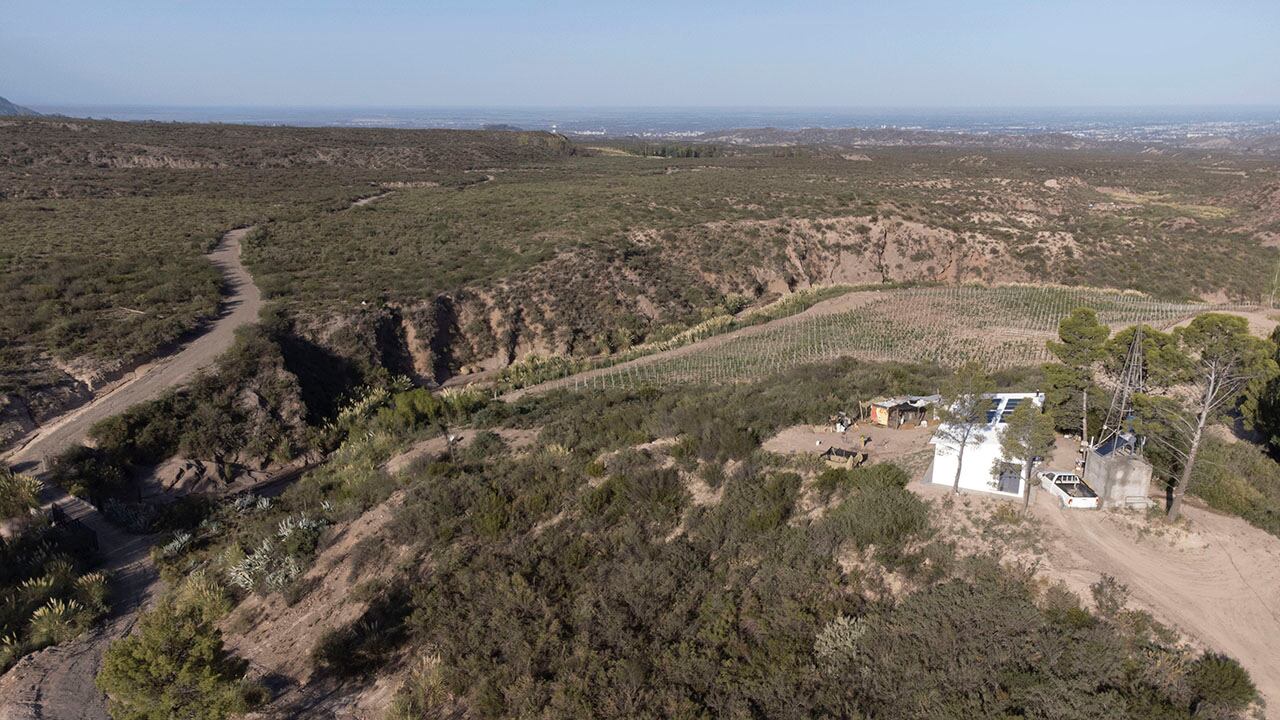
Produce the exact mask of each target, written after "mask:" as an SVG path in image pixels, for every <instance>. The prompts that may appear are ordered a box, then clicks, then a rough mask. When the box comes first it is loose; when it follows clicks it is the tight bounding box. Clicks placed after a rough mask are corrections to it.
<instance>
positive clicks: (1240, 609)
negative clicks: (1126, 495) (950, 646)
mask: <svg viewBox="0 0 1280 720" xmlns="http://www.w3.org/2000/svg"><path fill="white" fill-rule="evenodd" d="M908 488H909V489H910V490H911V491H912V492H915V493H916V494H917V495H920V496H921V497H924V498H926V499H929V500H932V501H938V500H941V499H943V498H947V497H949V496H950V495H951V489H950V488H948V487H946V486H943V485H932V484H924V483H921V482H919V480H918V479H917V480H916V481H915V482H912V483H911V484H910V485H909V486H908ZM963 497H964V499H965V502H964V504H963V505H960V504H957V506H956V508H955V509H953V510H952V511H951V512H965V510H963V509H961V508H965V507H970V506H975V507H981V506H984V505H985V506H992V507H993V506H995V505H998V504H1005V503H1011V504H1016V503H1018V502H1019V501H1017V500H1004V499H1001V498H996V497H994V496H991V495H986V494H983V493H966V494H965V495H964V496H963ZM992 507H988V508H986V509H985V510H983V512H989V511H990V509H992ZM1032 514H1033V516H1034V518H1035V520H1036V521H1037V523H1036V524H1037V526H1038V531H1039V535H1040V537H1041V538H1042V546H1041V549H1040V550H1039V551H1037V550H1032V549H1031V548H1030V547H1029V546H1026V544H1025V543H1023V547H1022V552H1015V553H1013V554H1012V555H1010V557H1013V556H1015V555H1016V556H1017V559H1018V560H1020V561H1025V562H1035V563H1036V564H1037V569H1038V573H1039V574H1040V575H1041V576H1042V577H1045V578H1047V579H1050V580H1058V581H1062V582H1063V583H1065V584H1066V585H1067V587H1069V588H1070V589H1071V590H1072V591H1073V592H1075V593H1076V594H1077V595H1079V596H1080V597H1082V598H1084V599H1085V600H1086V601H1087V600H1088V599H1089V598H1090V596H1091V593H1090V589H1089V586H1090V585H1092V584H1093V583H1095V582H1097V581H1098V579H1099V578H1100V577H1101V576H1102V575H1103V574H1106V575H1111V576H1113V577H1115V578H1116V579H1117V580H1119V581H1120V582H1121V583H1123V584H1125V585H1127V586H1128V587H1129V592H1130V601H1129V605H1130V606H1131V607H1134V608H1139V609H1142V610H1146V611H1148V612H1150V613H1151V614H1152V615H1154V616H1155V618H1156V619H1157V620H1159V621H1160V622H1162V623H1164V624H1166V625H1170V626H1172V627H1175V628H1176V629H1177V630H1178V631H1179V632H1180V633H1181V634H1182V635H1183V636H1185V637H1186V638H1188V639H1189V640H1191V641H1192V642H1193V643H1194V644H1195V645H1196V646H1197V647H1202V648H1209V649H1212V650H1215V651H1218V652H1222V653H1226V654H1227V655H1229V656H1231V657H1233V658H1235V659H1236V660H1238V661H1239V662H1240V664H1241V665H1243V666H1244V667H1245V669H1247V670H1248V671H1249V674H1250V676H1252V678H1253V682H1254V684H1255V685H1257V687H1258V690H1259V692H1261V693H1262V695H1263V698H1264V699H1265V700H1266V701H1267V702H1268V704H1269V706H1270V707H1269V708H1268V709H1267V715H1266V716H1267V717H1269V718H1280V642H1277V640H1278V639H1280V538H1277V537H1275V536H1273V535H1269V534H1267V533H1265V532H1263V531H1261V530H1259V529H1257V528H1255V527H1253V526H1252V525H1249V524H1248V523H1246V522H1245V521H1243V520H1241V519H1239V518H1235V517H1228V516H1225V515H1220V514H1218V513H1215V512H1213V511H1211V510H1207V509H1205V508H1202V507H1198V506H1192V505H1188V506H1186V507H1185V508H1184V515H1185V517H1186V519H1187V521H1188V522H1187V525H1186V527H1181V526H1175V527H1168V526H1165V525H1164V524H1163V523H1161V522H1160V521H1159V520H1155V521H1150V520H1148V519H1147V518H1146V516H1145V515H1144V514H1142V513H1136V512H1113V511H1105V510H1103V511H1092V510H1065V509H1062V508H1060V507H1059V506H1058V503H1057V502H1056V501H1055V500H1054V498H1053V497H1051V496H1050V495H1049V494H1048V493H1045V492H1039V491H1037V492H1036V493H1035V498H1034V499H1033V501H1032ZM969 532H973V531H972V529H970V531H969ZM967 539H969V540H973V541H974V543H973V544H974V546H975V547H976V548H977V549H979V550H989V549H990V547H988V546H986V545H985V543H986V542H988V541H987V540H984V539H983V538H981V537H969V538H967ZM1006 552H1007V550H1006Z"/></svg>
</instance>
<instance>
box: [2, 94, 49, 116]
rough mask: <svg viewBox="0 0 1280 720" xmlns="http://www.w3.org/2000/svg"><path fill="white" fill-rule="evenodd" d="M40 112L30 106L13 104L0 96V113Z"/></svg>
mask: <svg viewBox="0 0 1280 720" xmlns="http://www.w3.org/2000/svg"><path fill="white" fill-rule="evenodd" d="M39 114H40V113H38V112H36V111H35V110H32V109H31V108H27V107H22V106H21V105H15V104H13V103H11V102H9V101H8V100H5V99H4V98H2V97H0V115H39Z"/></svg>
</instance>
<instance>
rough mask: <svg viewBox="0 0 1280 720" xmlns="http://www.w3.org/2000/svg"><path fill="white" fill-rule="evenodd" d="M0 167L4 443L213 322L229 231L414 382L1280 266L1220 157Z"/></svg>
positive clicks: (99, 146)
mask: <svg viewBox="0 0 1280 720" xmlns="http://www.w3.org/2000/svg"><path fill="white" fill-rule="evenodd" d="M657 151H660V152H661V153H663V154H671V155H687V156H690V157H656V156H654V152H657ZM0 163H2V164H0V179H3V182H0V188H3V197H2V198H0V236H3V238H4V241H3V244H2V245H0V265H2V266H3V268H4V270H5V272H4V281H3V284H0V300H3V302H4V304H5V306H6V307H8V308H14V309H15V311H14V312H11V313H7V314H6V315H5V317H4V318H3V320H0V354H2V355H3V358H4V360H5V362H4V368H5V370H4V371H3V374H2V375H0V393H3V395H2V396H0V423H2V424H3V427H4V429H3V430H0V438H3V440H5V441H8V440H12V439H13V438H15V437H17V436H18V435H19V434H20V433H21V429H22V428H26V427H30V426H31V425H33V424H38V423H40V422H43V421H44V420H46V419H47V418H49V417H52V416H53V415H56V414H57V413H58V412H60V411H62V410H65V409H66V408H68V407H72V406H74V405H76V404H77V403H79V402H82V401H83V400H84V399H86V398H87V397H88V396H89V395H90V394H91V393H93V392H95V391H97V390H98V389H100V388H101V387H103V386H104V385H105V384H107V383H110V382H112V381H113V380H115V379H117V378H119V377H121V376H122V375H123V374H124V373H126V372H128V371H129V370H130V369H131V368H132V367H134V366H136V365H137V364H138V363H139V362H142V361H145V360H146V359H147V358H149V357H152V356H154V355H155V354H157V353H159V352H163V351H164V350H165V349H166V348H171V347H172V346H173V345H174V344H175V343H179V342H181V341H182V339H183V338H185V337H188V336H189V334H190V333H192V332H193V331H195V330H197V329H198V328H199V327H200V326H201V325H202V324H203V323H206V322H207V321H208V320H209V319H210V318H212V317H213V316H214V315H215V314H216V313H217V312H219V300H220V289H219V287H218V276H217V273H216V272H214V271H213V270H212V268H211V266H210V265H209V263H208V261H207V260H206V259H205V258H204V257H203V255H204V253H205V252H206V251H207V250H208V249H209V248H211V247H212V246H213V244H214V243H215V242H216V239H217V238H218V237H220V236H221V235H222V234H223V233H224V232H226V231H227V230H229V229H231V228H234V227H245V226H249V225H253V226H255V229H254V231H253V232H251V233H250V234H249V235H248V236H247V237H246V239H245V241H244V243H243V247H244V260H245V262H246V264H247V265H248V267H249V269H250V271H251V272H252V273H253V276H254V278H255V280H256V281H257V283H258V285H259V286H260V287H261V288H262V291H263V293H264V297H265V299H266V300H267V301H268V303H269V304H271V305H272V306H273V307H276V308H278V309H280V310H281V311H282V312H283V313H284V314H285V315H286V316H287V318H288V319H289V321H290V322H291V323H292V326H293V327H294V328H295V331H296V333H297V334H298V336H299V337H300V338H302V339H304V340H305V341H306V342H309V343H314V344H316V345H317V346H319V347H320V348H323V349H324V351H325V352H328V353H332V354H335V355H337V356H339V357H341V358H344V359H345V361H348V362H351V363H355V364H357V365H360V366H362V367H365V368H386V369H387V370H389V371H391V372H393V373H396V374H403V375H407V376H409V377H411V378H414V379H416V380H418V381H420V382H444V381H446V380H449V379H451V378H455V377H457V376H460V375H467V374H470V373H474V372H477V371H486V370H488V371H492V370H496V369H499V368H502V367H505V366H507V365H509V364H510V363H512V362H514V361H516V360H519V359H521V358H524V357H528V356H531V355H538V356H558V357H566V358H578V359H580V358H587V357H596V356H605V355H609V354H613V353H617V352H620V351H624V350H626V349H627V348H630V347H632V346H634V345H636V344H639V343H643V342H652V341H656V340H662V339H664V338H667V337H670V336H672V335H675V334H676V333H678V332H680V331H681V330H683V329H685V328H687V327H689V326H691V325H694V324H696V323H698V322H700V321H702V320H704V319H705V318H707V317H711V316H715V315H719V314H722V313H724V312H726V311H729V312H733V311H736V310H738V309H740V308H742V307H744V306H751V305H762V304H765V303H768V302H770V301H772V300H775V299H777V298H779V297H781V296H785V295H787V294H790V293H792V292H794V291H796V290H801V289H807V288H814V287H825V286H830V285H836V284H850V285H864V284H883V283H904V282H905V283H920V282H925V283H961V282H983V283H993V284H1000V283H1008V282H1031V283H1039V282H1050V283H1054V284H1065V285H1088V286H1094V287H1108V288H1132V289H1137V290H1141V291H1144V292H1147V293H1150V294H1152V295H1155V296H1157V297H1161V298H1168V299H1177V300H1186V299H1211V300H1217V301H1226V300H1240V301H1249V302H1258V301H1260V300H1263V299H1269V297H1270V295H1271V287H1270V285H1271V282H1272V280H1273V277H1274V272H1273V270H1274V268H1275V267H1276V262H1277V254H1278V251H1277V249H1276V244H1277V241H1276V238H1277V237H1280V219H1278V217H1280V176H1278V175H1277V168H1276V166H1275V165H1274V163H1268V162H1266V161H1263V160H1256V159H1250V158H1247V157H1242V156H1234V155H1222V156H1210V155H1205V156H1203V157H1197V158H1194V159H1191V158H1185V157H1180V158H1169V157H1161V156H1154V155H1134V154H1128V153H1127V152H1125V151H1124V150H1123V149H1118V150H1117V149H1112V150H1107V151H1102V150H1076V151H1070V150H1061V149H1052V150H1050V149H1037V150H1027V149H1017V148H1015V149H1009V148H998V147H995V148H993V147H980V148H972V147H966V148H935V147H901V148H867V149H864V150H860V151H858V152H856V153H849V152H841V153H836V152H832V150H831V149H830V148H823V147H816V146H797V147H791V148H785V149H782V150H781V151H780V149H778V148H763V149H761V148H726V147H723V146H712V145H699V146H688V147H684V148H666V147H663V148H658V149H657V150H656V151H655V149H654V148H651V147H647V146H646V147H639V146H636V145H634V144H631V143H627V142H620V143H616V144H614V145H607V144H606V145H593V146H591V147H589V148H588V147H576V146H573V145H571V144H570V143H568V142H567V141H566V140H565V139H564V138H562V137H560V136H556V135H550V134H545V133H521V132H488V131H486V132H461V131H459V132H450V131H390V130H387V131H383V130H343V129H292V128H258V127H243V126H211V125H183V124H165V123H109V122H94V121H79V120H76V121H72V120H64V119H26V118H23V119H8V120H5V121H4V124H3V125H2V126H0Z"/></svg>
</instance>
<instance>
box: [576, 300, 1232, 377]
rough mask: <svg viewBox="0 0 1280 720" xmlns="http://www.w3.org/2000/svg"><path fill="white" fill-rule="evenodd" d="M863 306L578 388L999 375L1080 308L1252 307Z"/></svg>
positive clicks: (1125, 314) (1185, 313) (1196, 306)
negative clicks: (895, 374)
mask: <svg viewBox="0 0 1280 720" xmlns="http://www.w3.org/2000/svg"><path fill="white" fill-rule="evenodd" d="M881 295H882V297H878V298H877V299H875V300H874V301H872V302H870V303H868V304H866V305H863V306H861V307H858V308H855V309H850V310H845V311H840V312H832V313H827V314H812V315H802V316H799V317H796V318H794V319H791V320H790V321H788V322H779V323H774V324H771V325H770V326H767V327H765V328H763V329H762V330H761V331H759V332H756V333H753V334H750V335H744V336H741V337H734V338H730V339H728V340H725V341H724V342H721V343H719V344H715V345H713V346H712V347H710V348H708V349H707V350H705V351H696V350H695V351H692V352H685V353H679V354H676V353H673V354H672V355H671V356H670V357H661V356H655V357H653V358H651V360H650V361H649V362H637V363H628V364H625V365H621V366H617V367H614V368H610V369H608V370H606V371H602V372H599V373H590V374H586V375H583V376H581V377H579V378H575V379H573V381H572V385H573V386H574V387H575V388H612V387H627V388H629V387H638V386H642V385H665V384H669V383H680V382H693V383H720V382H737V381H743V380H750V379H754V378H759V377H762V376H765V375H770V374H772V373H775V372H778V371H780V370H785V369H787V368H790V367H794V366H797V365H803V364H806V363H813V362H821V361H825V360H831V359H834V358H837V357H856V358H860V359H864V360H877V361H899V362H934V363H938V364H941V365H946V366H951V367H954V366H958V365H961V364H964V363H966V362H970V361H978V362H981V363H983V364H984V365H986V366H987V367H988V368H989V369H991V370H1000V369H1005V368H1011V367H1018V366H1026V365H1035V364H1039V363H1041V362H1045V361H1047V360H1049V359H1050V356H1049V353H1048V350H1047V349H1046V348H1045V341H1046V340H1048V339H1051V338H1052V337H1054V335H1055V333H1056V332H1057V328H1058V322H1059V321H1060V320H1061V319H1062V318H1063V317H1066V316H1067V315H1068V314H1069V313H1070V312H1071V311H1072V310H1073V309H1075V308H1078V307H1090V308H1093V309H1094V310H1096V311H1097V312H1098V316H1099V318H1100V319H1101V321H1102V322H1104V323H1106V324H1107V325H1110V326H1111V327H1112V328H1113V329H1115V328H1120V327H1124V326H1128V325H1134V324H1138V323H1142V324H1147V325H1152V326H1155V327H1166V326H1169V325H1173V324H1175V323H1177V322H1179V321H1181V320H1184V319H1187V318H1189V317H1192V316H1194V315H1197V314H1199V313H1203V312H1208V311H1211V310H1245V309H1249V307H1248V306H1235V305H1206V304H1203V303H1171V302H1163V301H1159V300H1154V299H1152V298H1150V297H1148V296H1146V295H1141V294H1138V293H1132V292H1125V293H1121V292H1114V291H1106V290H1093V289H1088V288H1065V287H1036V286H1018V285H1013V286H998V287H983V286H971V285H970V286H951V287H930V288H911V289H902V290H891V291H886V292H884V293H882V294H881Z"/></svg>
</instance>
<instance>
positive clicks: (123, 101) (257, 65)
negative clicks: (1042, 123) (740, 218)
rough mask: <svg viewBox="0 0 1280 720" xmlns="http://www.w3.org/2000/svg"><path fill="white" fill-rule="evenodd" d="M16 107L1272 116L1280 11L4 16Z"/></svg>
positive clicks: (1220, 7) (845, 8) (373, 5)
mask: <svg viewBox="0 0 1280 720" xmlns="http://www.w3.org/2000/svg"><path fill="white" fill-rule="evenodd" d="M5 6H6V7H5V11H4V16H5V18H4V22H3V24H0V96H3V97H7V98H8V99H10V100H12V101H13V102H16V103H19V104H22V105H28V106H35V107H37V108H38V107H40V106H42V105H43V106H58V105H80V106H87V105H167V106H189V107H209V106H236V107H255V106H257V107H382V108H427V107H531V108H532V107H544V108H545V107H592V108H607V107H705V108H725V107H727V108H806V107H809V108H814V107H817V108H846V109H856V108H901V109H907V108H917V109H928V108H984V107H1001V108H1021V107H1038V108H1050V107H1076V108H1085V107H1096V108H1107V107H1142V106H1179V107H1189V106H1224V105H1225V106H1277V105H1280V43H1277V42H1276V38H1275V32H1276V29H1277V28H1280V3H1275V2H1256V1H1254V0H1227V1H1225V2H1217V3H1213V4H1212V5H1211V4H1209V3H1201V2H1178V1H1166V2H1154V1H1149V0H1133V1H1131V2H1121V3H1117V2H1114V1H1112V2H1102V1H1099V0H1068V1H1064V2H1054V3H1039V2H1018V1H1015V0H975V1H974V2H969V3H955V2H944V1H943V0H919V1H916V2H901V3H869V2H853V3H826V2H803V1H799V2H791V3H777V2H760V1H759V0H741V1H739V2H726V1H724V0H708V1H705V2H698V3H688V2H683V3H678V2H673V1H671V0H655V1H654V2H649V3H634V4H627V5H622V4H612V3H600V2H596V3H585V2H574V1H571V0H546V1H545V2H538V3H533V2H515V1H513V0H507V1H490V2H484V1H480V0H473V1H472V2H457V1H454V0H442V1H440V2H432V3H411V2H354V1H343V2H338V1H332V0H331V1H313V2H300V1H299V0H278V1H275V2H269V3H261V2H246V1H244V0H225V1H223V2H208V1H205V0H190V1H188V2H172V0H168V1H161V0H136V1H135V2H130V3H127V4H107V3H98V2H88V1H87V0H68V1H66V2H48V1H47V0H46V1H45V2H32V1H30V0H8V2H6V3H5Z"/></svg>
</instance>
